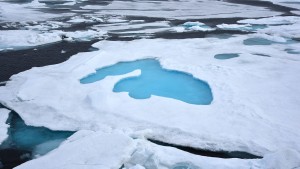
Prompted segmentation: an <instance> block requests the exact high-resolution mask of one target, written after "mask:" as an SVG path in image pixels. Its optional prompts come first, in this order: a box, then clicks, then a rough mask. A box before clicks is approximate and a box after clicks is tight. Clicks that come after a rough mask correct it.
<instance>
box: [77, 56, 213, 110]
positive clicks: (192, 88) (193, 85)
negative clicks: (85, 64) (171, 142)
mask: <svg viewBox="0 0 300 169" xmlns="http://www.w3.org/2000/svg"><path fill="white" fill-rule="evenodd" d="M136 69H141V71H142V74H141V75H140V76H137V77H129V78H125V79H122V80H120V81H119V82H117V83H116V84H115V86H114V89H113V91H114V92H128V93H129V96H130V97H132V98H135V99H147V98H150V97H151V95H156V96H162V97H168V98H173V99H177V100H181V101H183V102H187V103H190V104H199V105H207V104H210V103H211V101H212V100H213V96H212V93H211V89H210V87H209V85H208V84H207V83H206V82H204V81H202V80H199V79H196V78H194V77H193V76H192V75H190V74H187V73H184V72H180V71H174V70H166V69H163V68H162V67H161V65H160V63H159V61H157V60H155V59H143V60H137V61H133V62H119V63H117V64H115V65H112V66H108V67H104V68H101V69H98V70H97V72H96V73H94V74H91V75H89V76H87V77H85V78H83V79H81V80H80V82H81V83H83V84H87V83H93V82H96V81H98V80H102V79H104V78H105V77H106V76H112V75H122V74H126V73H129V72H132V71H134V70H136Z"/></svg>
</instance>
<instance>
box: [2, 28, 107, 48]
mask: <svg viewBox="0 0 300 169" xmlns="http://www.w3.org/2000/svg"><path fill="white" fill-rule="evenodd" d="M105 33H106V32H105V31H101V30H99V31H93V30H87V31H75V32H64V31H59V30H57V31H50V32H41V31H34V30H2V31H0V50H5V49H22V48H28V47H34V46H38V45H44V44H49V43H54V42H59V41H61V40H63V39H62V37H61V36H62V35H65V36H66V37H68V38H66V39H64V40H69V41H73V40H79V41H81V40H89V39H93V38H100V37H102V36H104V35H105Z"/></svg>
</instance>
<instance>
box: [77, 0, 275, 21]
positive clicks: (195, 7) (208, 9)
mask: <svg viewBox="0 0 300 169" xmlns="http://www.w3.org/2000/svg"><path fill="white" fill-rule="evenodd" d="M82 8H83V9H99V10H101V11H100V12H98V13H100V14H115V15H131V16H145V17H159V18H160V17H165V18H173V19H200V18H212V17H213V18H225V17H249V18H250V17H261V16H265V17H266V16H274V15H278V14H280V12H274V11H270V10H268V9H266V8H262V7H253V6H248V5H240V4H235V5H232V4H231V3H227V2H224V1H208V0H205V1H184V0H179V1H112V2H111V3H110V4H108V5H107V6H94V5H86V6H83V7H82ZM133 9H134V10H133ZM253 11H255V12H253Z"/></svg>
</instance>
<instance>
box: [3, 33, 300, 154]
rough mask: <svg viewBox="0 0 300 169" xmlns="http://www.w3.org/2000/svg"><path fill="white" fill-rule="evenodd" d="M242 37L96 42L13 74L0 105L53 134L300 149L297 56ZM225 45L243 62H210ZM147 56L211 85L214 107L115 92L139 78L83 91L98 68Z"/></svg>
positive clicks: (248, 148) (108, 81) (250, 148)
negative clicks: (130, 134)
mask: <svg viewBox="0 0 300 169" xmlns="http://www.w3.org/2000/svg"><path fill="white" fill-rule="evenodd" d="M247 38H249V36H247V35H244V36H238V37H232V38H229V39H217V38H205V39H185V40H163V39H153V40H148V39H143V40H135V41H130V42H110V41H103V42H99V43H97V44H95V45H94V47H98V48H100V49H101V50H100V51H95V52H91V53H81V54H78V55H75V56H73V57H72V58H71V59H70V60H68V61H66V62H64V63H62V64H58V65H53V66H47V67H42V68H34V69H31V70H29V71H26V72H23V73H20V74H17V75H14V76H13V77H12V78H11V81H9V82H8V83H7V85H6V86H5V87H1V88H0V100H1V103H4V105H6V106H8V107H10V108H12V109H14V110H15V111H16V112H18V113H19V114H20V115H21V117H22V118H23V119H24V120H25V121H26V123H27V124H30V125H34V126H45V127H48V128H50V129H54V130H73V131H76V130H79V129H93V130H96V129H101V130H108V129H111V128H123V129H132V130H137V129H151V130H153V133H151V134H149V135H148V136H147V137H150V138H153V139H159V140H161V141H166V142H171V143H172V142H173V143H177V144H181V145H189V146H192V147H197V148H203V149H212V150H226V151H246V152H249V153H252V154H256V155H264V154H266V153H268V152H272V151H276V150H278V149H282V148H293V149H295V150H300V145H299V142H298V141H297V140H299V139H300V135H299V134H297V131H296V130H297V129H298V128H299V127H300V126H299V123H298V120H297V119H299V113H298V110H299V104H297V103H299V97H298V95H299V93H300V89H299V87H298V86H299V85H298V84H299V79H300V78H298V77H297V76H298V75H295V74H294V72H298V71H300V70H299V66H298V61H299V59H300V58H297V57H295V55H293V54H288V53H287V52H285V51H284V49H285V47H286V44H272V45H269V46H245V45H243V40H245V39H247ZM226 46H232V48H231V51H230V53H239V55H240V57H237V58H235V59H228V60H218V59H215V58H214V55H216V54H221V53H228V52H229V51H228V48H227V47H226ZM233 46H235V47H233ZM116 49H117V50H116ZM179 49H180V50H179ZM251 53H264V54H266V55H269V56H271V57H269V58H267V57H259V56H256V55H252V54H251ZM149 57H152V58H157V59H158V60H159V61H160V63H161V64H162V66H163V67H165V68H167V69H173V70H180V71H183V72H187V73H190V74H193V76H194V77H195V78H199V79H202V80H205V81H206V82H208V84H209V85H210V87H211V89H212V92H213V97H214V100H213V102H212V104H211V105H202V106H199V105H190V104H186V103H184V102H181V101H178V100H173V99H168V98H162V97H158V96H152V97H151V98H149V99H146V100H136V99H133V98H130V97H129V96H128V95H127V93H114V92H113V91H112V89H113V86H114V84H115V83H116V82H118V81H119V80H120V79H122V78H124V77H129V76H135V75H138V73H139V72H132V74H126V75H122V76H113V77H106V78H105V79H103V80H101V81H98V82H96V83H92V84H88V85H83V84H80V82H79V79H81V78H82V77H85V76H87V75H88V74H90V73H93V72H94V71H95V69H97V68H101V67H104V66H107V65H112V64H115V63H117V62H120V61H132V60H137V59H142V58H149ZM244 77H247V78H244ZM278 81H280V82H282V83H283V84H284V85H282V84H281V83H278ZM270 98H272V99H270ZM16 100H18V101H17V102H16ZM62 105H63V106H62ZM77 105H81V106H79V107H78V106H77ZM115 105H118V106H115ZM173 105H176V106H173ZM283 112H284V113H283ZM287 121H288V123H287ZM174 124H176V125H174ZM228 128H230V130H228ZM253 130H254V131H255V132H253ZM266 133H268V134H267V135H266Z"/></svg>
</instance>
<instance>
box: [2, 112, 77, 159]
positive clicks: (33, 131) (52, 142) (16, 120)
mask: <svg viewBox="0 0 300 169" xmlns="http://www.w3.org/2000/svg"><path fill="white" fill-rule="evenodd" d="M8 121H10V128H9V129H8V134H9V137H8V139H7V140H6V141H5V142H4V143H3V144H2V145H1V147H2V148H5V147H7V146H9V147H11V146H12V147H14V148H17V149H22V150H26V151H32V153H33V155H34V156H35V155H44V154H46V153H48V152H49V151H51V150H53V149H55V148H56V147H58V146H59V144H60V143H61V142H63V141H64V140H65V139H66V138H68V137H69V136H70V135H72V134H73V133H74V132H69V131H52V130H49V129H47V128H45V127H32V126H28V125H26V124H25V123H24V121H23V120H22V119H21V117H20V116H19V115H17V114H16V113H15V112H13V113H11V115H10V118H9V120H8Z"/></svg>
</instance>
